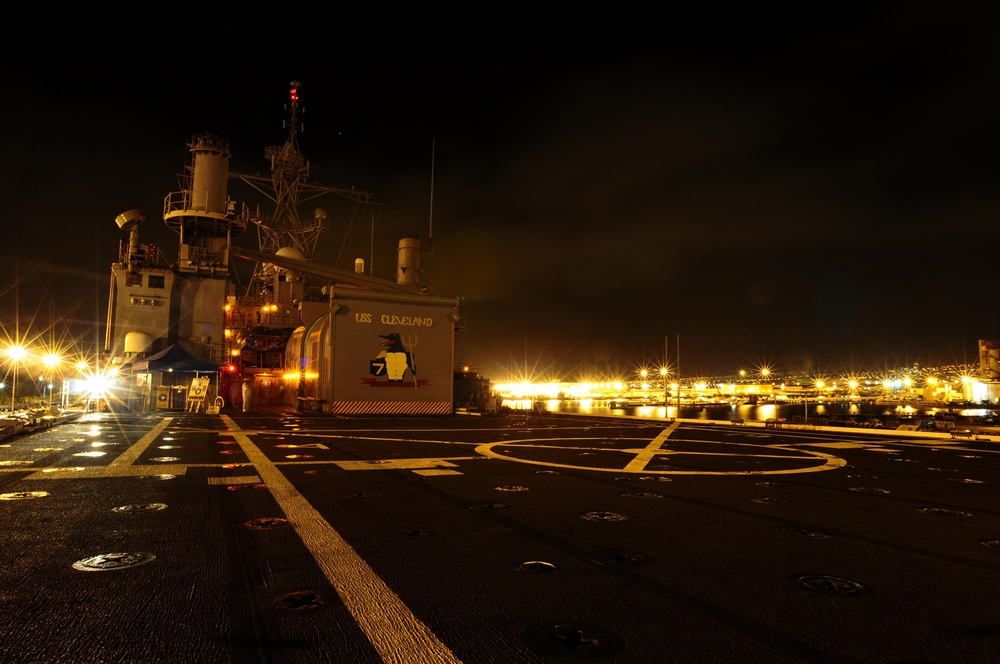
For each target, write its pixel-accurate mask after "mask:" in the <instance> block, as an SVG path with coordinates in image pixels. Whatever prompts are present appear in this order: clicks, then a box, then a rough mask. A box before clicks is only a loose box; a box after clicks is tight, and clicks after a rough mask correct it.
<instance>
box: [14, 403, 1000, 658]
mask: <svg viewBox="0 0 1000 664" xmlns="http://www.w3.org/2000/svg"><path fill="white" fill-rule="evenodd" d="M2 445H3V446H2V447H0V560H2V561H3V565H2V566H0V660H3V661H18V662H96V661H100V662H359V663H363V662H379V661H396V662H448V661H461V662H467V663H470V664H471V663H476V662H504V663H506V662H525V663H529V664H530V663H533V662H554V661H558V662H597V661H608V662H637V663H638V662H642V663H646V662H673V661H676V662H734V661H740V662H807V661H808V662H817V661H829V662H850V661H858V662H915V661H919V662H963V663H965V662H994V661H996V653H997V652H1000V610H998V609H997V600H996V598H997V588H998V587H1000V583H998V582H1000V502H998V500H997V498H998V496H1000V494H998V491H997V489H998V487H1000V443H996V442H989V441H983V440H962V439H959V440H951V439H943V438H930V437H916V436H912V435H911V436H908V437H900V436H894V435H892V433H891V432H889V433H884V434H882V435H871V434H870V433H868V432H863V431H851V430H839V431H814V430H792V429H777V430H775V429H764V428H762V427H750V426H734V425H724V426H717V425H711V424H704V423H701V424H695V423H687V422H681V423H674V424H670V423H667V422H663V421H656V420H648V419H644V420H638V419H613V418H593V417H580V416H557V415H548V414H536V413H530V414H527V413H519V414H510V415H504V416H496V417H421V418H336V417H330V416H321V415H303V414H294V413H272V414H268V415H257V414H244V413H236V412H228V413H227V412H226V411H225V410H224V411H223V413H222V414H221V415H204V414H196V415H191V414H187V413H179V414H167V415H164V414H149V415H142V416H133V415H128V416H115V415H109V414H102V415H99V416H93V417H87V418H84V419H82V420H80V421H77V422H73V423H67V424H61V425H59V426H57V427H54V428H51V429H47V430H44V431H41V432H38V433H35V434H32V435H28V436H21V437H18V438H14V439H9V440H6V441H3V442H2Z"/></svg>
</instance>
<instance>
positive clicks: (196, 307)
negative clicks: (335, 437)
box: [107, 81, 459, 414]
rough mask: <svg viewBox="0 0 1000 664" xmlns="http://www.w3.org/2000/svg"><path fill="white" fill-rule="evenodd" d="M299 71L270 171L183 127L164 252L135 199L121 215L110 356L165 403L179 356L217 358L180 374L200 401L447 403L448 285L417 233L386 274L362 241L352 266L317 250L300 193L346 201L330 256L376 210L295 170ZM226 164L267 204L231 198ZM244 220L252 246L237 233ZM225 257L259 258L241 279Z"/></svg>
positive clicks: (146, 402) (451, 302) (420, 408)
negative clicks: (184, 152) (428, 270)
mask: <svg viewBox="0 0 1000 664" xmlns="http://www.w3.org/2000/svg"><path fill="white" fill-rule="evenodd" d="M299 85H300V84H299V83H298V82H297V81H293V83H292V89H291V96H290V99H291V104H290V106H288V107H287V108H286V110H288V111H289V119H288V121H287V122H286V124H285V127H286V128H287V129H288V130H289V131H288V137H287V140H286V141H285V143H284V144H283V145H281V146H272V147H268V148H267V149H266V150H265V156H266V157H267V158H268V161H269V163H270V167H271V172H270V175H269V176H258V175H247V174H238V173H230V172H229V161H230V149H229V145H228V143H227V142H226V141H224V140H222V139H220V138H218V137H215V136H211V135H202V136H196V137H195V138H194V139H192V141H191V142H190V143H189V145H188V147H189V154H190V163H189V164H188V166H187V169H186V172H185V175H184V176H183V177H182V190H181V191H179V192H174V193H172V194H169V195H168V196H167V197H166V200H165V202H164V214H163V218H164V222H165V223H166V224H167V226H168V227H169V228H171V229H172V230H174V231H175V232H176V233H177V235H178V258H177V261H176V262H175V263H173V264H171V265H168V264H166V262H165V261H163V260H162V256H161V253H160V252H159V250H158V249H157V248H156V247H153V246H151V245H143V244H142V243H141V242H140V239H139V227H140V225H141V224H142V223H143V222H144V221H145V216H144V215H143V214H142V212H141V211H139V210H129V211H127V212H124V213H122V214H121V215H119V216H118V218H117V219H116V222H117V224H118V226H119V228H121V229H122V230H125V231H128V232H129V240H128V243H127V244H125V243H123V244H122V251H121V252H120V253H121V256H120V257H119V261H118V262H117V263H115V264H114V266H113V267H112V287H111V295H110V302H109V313H108V333H107V349H108V353H109V354H110V355H112V356H113V357H114V358H115V359H114V363H115V364H117V365H118V366H120V367H122V368H125V369H127V368H128V367H129V366H132V367H135V368H136V369H133V376H132V385H130V387H129V395H130V396H131V397H133V398H138V399H139V400H140V401H141V402H142V406H143V408H146V407H151V406H152V403H151V401H152V400H153V399H154V398H156V399H159V400H160V401H164V400H165V403H168V404H170V405H173V399H167V398H166V396H167V395H169V390H172V389H180V388H179V387H178V386H177V383H176V381H177V380H178V379H177V377H176V376H170V375H169V374H170V373H171V371H173V370H174V369H182V370H191V371H194V372H195V374H196V376H197V375H198V374H204V373H210V374H214V377H210V378H211V380H212V383H211V384H210V385H208V387H207V388H206V383H205V382H199V381H204V380H206V379H204V377H198V378H196V379H195V381H194V382H192V385H191V388H190V389H191V391H192V392H193V393H196V394H197V395H198V397H199V399H201V400H202V401H203V402H207V401H208V400H209V399H211V398H213V397H215V396H216V395H218V396H221V397H222V398H223V399H224V400H225V401H226V402H228V403H239V402H241V401H243V399H244V398H247V399H250V400H252V401H253V402H256V403H258V404H264V403H272V404H276V403H285V404H289V405H295V406H298V407H299V408H315V409H318V410H324V411H329V412H335V413H345V414H352V413H380V414H432V413H433V414H445V413H450V412H452V409H453V400H452V396H453V384H452V367H453V364H454V356H455V335H456V332H457V329H458V328H457V326H456V323H457V322H458V320H459V316H458V299H457V298H450V297H441V296H432V295H430V294H429V293H428V289H426V288H424V287H421V286H420V283H419V276H420V252H421V248H420V243H419V241H418V240H416V238H415V237H408V238H403V239H402V240H401V241H400V243H399V247H398V252H397V254H398V264H397V272H396V276H397V278H396V280H395V281H393V280H390V279H383V278H380V277H376V276H374V275H372V274H367V273H366V272H365V265H364V259H363V258H360V257H357V258H355V259H354V268H353V269H348V268H346V267H341V266H339V265H337V264H325V263H320V262H317V261H316V260H315V256H314V254H315V252H316V247H317V242H318V240H319V239H320V237H321V235H322V234H323V233H324V232H325V231H326V230H327V229H328V224H327V219H326V212H325V211H324V210H323V209H322V208H316V210H315V212H314V213H313V214H312V216H311V218H309V217H308V216H303V215H301V214H300V206H301V205H303V204H304V203H305V202H307V201H309V200H312V199H316V198H319V197H321V196H326V195H332V196H337V197H339V198H342V199H344V198H346V199H347V200H348V201H350V203H351V204H352V206H353V208H354V214H353V215H352V218H351V221H350V222H349V223H348V224H347V228H346V229H345V239H344V244H343V246H342V248H341V256H340V257H339V258H338V263H340V262H343V256H345V255H347V254H346V253H345V252H347V251H354V252H355V253H357V246H356V245H352V244H351V236H352V235H357V233H356V232H353V233H352V231H356V230H357V229H356V228H353V227H354V225H355V222H356V221H357V219H358V218H366V217H368V216H371V217H372V223H373V224H374V216H375V215H376V214H377V213H378V212H379V211H380V209H381V205H380V204H378V203H375V202H374V200H373V198H372V196H371V195H369V194H367V193H364V192H360V191H357V190H355V189H344V188H339V187H328V186H321V185H315V184H311V183H309V182H308V181H307V177H308V175H309V162H308V161H307V160H306V159H305V157H304V156H303V155H302V153H301V152H300V150H299V148H298V143H297V141H298V134H299V133H300V132H301V124H300V122H299V113H300V108H299V104H298V87H299ZM230 179H238V180H239V181H241V182H243V183H246V184H249V185H250V186H251V187H252V188H253V189H254V191H255V192H256V193H258V194H262V195H263V196H264V197H265V198H266V199H267V201H268V204H267V207H268V209H269V211H268V212H266V213H265V212H264V211H263V210H262V207H261V206H256V207H255V209H254V211H253V212H251V211H250V208H248V207H247V205H246V204H244V203H242V202H237V201H234V200H233V199H231V198H230V197H229V192H228V182H229V180H230ZM251 224H252V225H253V226H254V227H256V229H257V231H258V247H259V249H258V250H250V249H247V248H243V247H240V246H238V245H236V244H234V240H235V239H236V238H237V237H239V236H240V235H242V234H243V233H244V232H245V231H246V230H247V229H248V228H249V227H250V226H251ZM366 235H368V234H366ZM369 237H370V235H369ZM233 257H241V258H244V259H246V260H248V261H253V262H254V263H255V268H254V270H253V273H252V277H251V279H250V284H249V286H248V287H247V289H246V291H245V292H243V293H239V292H238V288H237V285H236V282H235V275H236V272H237V271H236V270H234V269H233V268H234V266H233V265H232V264H231V259H232V258H233ZM180 351H183V352H180ZM206 363H207V364H206ZM154 369H155V372H157V373H158V375H154ZM212 369H215V370H214V371H212ZM137 370H138V371H141V373H137ZM418 375H419V377H418ZM168 382H169V384H168ZM133 388H137V389H133ZM206 389H207V392H208V393H207V394H206ZM136 395H138V397H136ZM244 395H246V396H244ZM190 404H191V399H190V397H188V405H189V406H190ZM155 405H156V407H157V408H159V407H167V406H165V405H164V404H161V403H159V402H157V403H156V404H155Z"/></svg>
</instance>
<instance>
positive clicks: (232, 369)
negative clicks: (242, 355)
mask: <svg viewBox="0 0 1000 664" xmlns="http://www.w3.org/2000/svg"><path fill="white" fill-rule="evenodd" d="M226 371H228V372H229V373H236V365H235V364H230V365H229V366H227V367H226Z"/></svg>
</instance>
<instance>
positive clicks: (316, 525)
mask: <svg viewBox="0 0 1000 664" xmlns="http://www.w3.org/2000/svg"><path fill="white" fill-rule="evenodd" d="M222 419H223V421H224V422H225V423H226V426H227V427H228V428H229V431H230V432H232V433H233V436H234V437H235V438H236V442H238V443H239V445H240V448H241V449H242V450H243V452H244V453H245V454H246V455H247V458H248V459H249V461H250V463H251V464H253V465H254V466H255V467H256V469H257V473H258V475H260V477H261V479H262V480H263V481H264V484H266V485H267V487H268V489H269V490H270V491H271V494H272V495H273V496H274V498H275V500H276V501H277V502H278V505H279V506H280V507H281V509H282V510H283V511H284V513H285V516H286V517H287V518H288V519H289V520H290V521H291V522H292V523H293V524H294V526H295V530H296V532H297V533H298V534H299V537H300V538H302V543H303V544H305V546H306V548H307V549H308V550H309V552H310V553H311V554H312V556H313V558H314V559H315V560H316V563H317V564H318V565H319V567H320V569H321V570H323V574H324V575H325V576H326V578H327V580H329V581H330V584H331V585H332V586H333V587H334V588H335V589H336V591H337V594H338V595H340V599H341V600H342V601H343V602H344V606H345V607H346V608H347V610H348V611H350V612H351V615H352V616H353V617H354V620H355V621H356V622H357V623H358V626H360V627H361V629H362V630H363V631H364V633H365V634H366V635H367V636H368V640H369V641H371V643H372V645H373V646H374V647H375V649H376V650H377V651H378V653H379V655H380V656H381V657H382V659H383V660H384V661H386V662H400V663H404V662H442V663H444V662H460V661H461V660H459V659H458V658H457V657H455V655H454V653H452V652H451V650H449V649H448V647H447V646H445V645H444V644H443V643H442V642H441V641H439V640H438V638H437V637H436V636H435V635H434V633H433V632H431V630H430V628H428V627H427V626H426V625H425V624H424V623H423V622H421V621H420V620H419V619H418V618H417V617H416V616H415V615H413V612H412V611H410V609H409V608H408V607H407V606H406V605H405V604H403V601H402V600H401V599H400V598H399V597H398V596H397V595H396V594H395V593H394V592H392V590H390V589H389V586H388V585H386V583H385V582H384V581H383V580H382V579H381V578H379V576H378V575H377V574H375V571H374V570H373V569H372V568H371V567H369V566H368V563H366V562H365V561H364V560H363V559H362V558H361V556H359V555H358V554H357V553H356V552H355V551H354V549H352V548H351V546H350V545H349V544H348V543H347V542H346V541H345V540H344V538H343V537H341V536H340V533H338V532H337V531H335V530H334V529H333V527H332V526H330V524H329V523H327V522H326V520H324V519H323V517H322V515H320V513H319V512H317V511H316V510H315V509H314V508H313V506H312V505H310V504H309V502H308V501H307V500H306V499H305V497H303V496H302V494H300V493H299V492H298V491H297V490H296V489H295V487H294V486H293V485H292V483H291V482H289V481H288V479H287V478H286V477H285V476H284V475H283V474H281V472H280V471H279V470H278V468H277V466H275V464H273V463H272V462H271V461H270V460H268V458H267V457H266V456H265V455H264V453H263V452H261V451H260V449H258V448H257V446H256V445H254V444H253V442H252V441H251V440H250V438H249V437H248V436H247V435H245V434H244V433H243V432H242V431H240V429H239V427H238V426H237V425H236V423H235V422H233V420H232V419H231V418H230V417H229V416H228V415H223V416H222Z"/></svg>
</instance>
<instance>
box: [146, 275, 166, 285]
mask: <svg viewBox="0 0 1000 664" xmlns="http://www.w3.org/2000/svg"><path fill="white" fill-rule="evenodd" d="M165 285H166V279H165V278H164V276H163V275H162V274H151V275H149V287H150V288H163V287H164V286H165Z"/></svg>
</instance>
